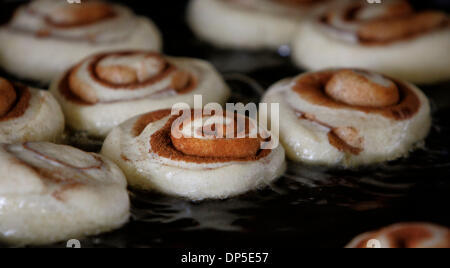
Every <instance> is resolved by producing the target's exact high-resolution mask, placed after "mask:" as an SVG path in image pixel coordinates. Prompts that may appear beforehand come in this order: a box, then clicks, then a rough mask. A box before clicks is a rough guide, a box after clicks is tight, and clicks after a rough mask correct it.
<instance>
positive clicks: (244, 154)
mask: <svg viewBox="0 0 450 268" xmlns="http://www.w3.org/2000/svg"><path fill="white" fill-rule="evenodd" d="M197 111H198V110H195V111H190V110H188V111H187V112H185V113H183V114H181V115H180V114H176V113H175V115H171V111H170V110H160V111H156V112H151V113H148V114H145V115H141V116H138V117H135V118H133V119H130V120H129V121H127V122H125V123H124V124H122V125H120V126H119V127H117V128H115V129H114V130H113V131H112V132H111V133H110V134H109V136H108V137H107V138H106V140H105V143H104V146H103V149H102V154H103V155H105V156H107V157H109V158H110V159H111V160H113V161H114V162H115V163H117V164H118V165H119V167H121V168H122V170H123V171H124V172H125V175H126V176H127V178H128V182H129V184H130V185H131V186H133V187H136V188H141V189H151V190H156V191H159V192H162V193H165V194H169V195H173V196H178V197H184V198H188V199H191V200H203V199H225V198H229V197H232V196H235V195H239V194H242V193H245V192H247V191H250V190H254V189H259V188H261V187H264V186H267V185H269V184H270V183H271V182H273V181H274V180H275V179H277V178H278V177H279V176H280V175H281V174H282V173H283V172H284V169H285V155H284V149H283V148H282V146H281V145H278V146H273V147H266V146H265V144H266V143H271V142H273V141H275V140H274V139H272V136H271V135H267V134H270V133H269V132H267V131H266V130H264V129H262V128H260V127H258V126H257V125H256V123H255V122H254V121H253V120H252V119H249V118H247V117H243V116H242V115H238V114H235V113H231V112H225V113H223V114H220V113H216V114H212V113H210V114H212V115H202V111H200V112H199V114H197ZM241 119H242V120H243V121H240V120H241ZM238 122H243V124H240V123H238ZM242 125H245V127H242ZM239 126H241V127H239ZM262 132H264V133H265V135H260V134H259V133H262ZM266 139H269V141H267V140H266ZM273 145H276V144H273ZM272 148H274V149H272Z"/></svg>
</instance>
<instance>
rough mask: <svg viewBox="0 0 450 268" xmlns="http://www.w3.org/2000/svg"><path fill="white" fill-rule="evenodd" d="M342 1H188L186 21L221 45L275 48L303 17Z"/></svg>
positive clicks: (199, 34) (296, 26)
mask: <svg viewBox="0 0 450 268" xmlns="http://www.w3.org/2000/svg"><path fill="white" fill-rule="evenodd" d="M341 2H342V0H339V1H335V0H191V2H190V5H189V8H188V22H189V24H190V26H191V28H192V29H193V31H194V32H195V33H196V34H197V35H198V36H199V37H200V38H202V39H204V40H206V41H208V42H211V43H213V44H215V45H217V46H220V47H227V48H229V47H231V48H246V49H262V48H269V49H277V48H278V47H279V46H281V45H286V44H289V43H290V42H291V40H292V36H293V34H294V33H295V32H296V29H297V28H298V24H299V23H300V22H302V21H303V20H304V19H305V18H308V17H309V16H311V15H312V14H315V13H316V12H318V11H319V10H322V9H324V8H325V7H329V6H331V5H336V4H338V3H339V4H340V3H341Z"/></svg>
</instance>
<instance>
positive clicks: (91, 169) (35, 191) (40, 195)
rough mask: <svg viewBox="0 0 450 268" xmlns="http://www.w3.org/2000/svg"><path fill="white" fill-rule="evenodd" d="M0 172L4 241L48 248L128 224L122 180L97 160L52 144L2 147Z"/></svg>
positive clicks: (0, 230) (0, 237) (0, 223)
mask: <svg viewBox="0 0 450 268" xmlns="http://www.w3.org/2000/svg"><path fill="white" fill-rule="evenodd" d="M0 172H1V174H2V176H1V177H0V200H1V204H2V205H1V206H0V241H2V242H6V243H8V244H14V245H21V246H23V245H41V244H50V243H55V242H59V241H64V240H68V239H73V238H82V237H84V236H86V235H95V234H99V233H101V232H107V231H111V230H113V229H115V228H118V227H120V226H121V225H123V224H124V223H125V222H127V221H128V218H129V199H128V193H127V190H126V185H127V184H126V179H125V177H124V175H123V173H122V172H121V170H120V169H119V168H118V167H117V166H116V165H115V164H113V163H112V162H111V161H109V160H107V159H105V158H103V157H102V156H100V155H97V154H89V153H85V152H82V151H79V150H78V149H75V148H72V147H69V146H64V145H55V144H51V143H24V144H17V145H1V146H0Z"/></svg>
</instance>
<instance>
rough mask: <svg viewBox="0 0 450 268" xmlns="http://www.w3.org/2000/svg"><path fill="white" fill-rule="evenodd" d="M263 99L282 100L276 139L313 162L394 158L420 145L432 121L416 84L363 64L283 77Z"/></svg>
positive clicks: (368, 161) (346, 163)
mask: <svg viewBox="0 0 450 268" xmlns="http://www.w3.org/2000/svg"><path fill="white" fill-rule="evenodd" d="M263 102H267V103H280V117H281V118H282V120H280V137H281V138H280V139H281V142H282V143H283V144H284V145H285V148H286V151H287V154H288V156H289V157H290V158H291V159H292V160H295V161H300V162H306V163H311V164H325V165H340V166H357V165H368V164H372V163H376V162H383V161H389V160H394V159H397V158H399V157H402V156H406V155H407V154H408V153H409V152H410V151H412V150H413V149H415V148H416V147H417V146H419V145H421V143H422V141H423V140H424V139H425V137H426V136H427V135H428V133H429V130H430V127H431V115H430V105H429V101H428V99H427V97H426V96H425V95H424V94H423V93H422V92H421V91H420V90H419V89H418V88H417V87H416V86H414V85H412V84H409V83H406V82H403V81H400V80H395V79H392V78H389V77H387V76H384V75H381V74H377V73H374V72H369V71H364V70H351V69H336V70H325V71H319V72H312V73H306V74H302V75H300V76H298V77H295V78H293V79H286V80H283V81H281V82H278V83H276V84H275V85H274V86H272V87H271V88H270V90H269V91H268V92H267V94H266V95H265V97H264V99H263ZM262 116H266V115H262Z"/></svg>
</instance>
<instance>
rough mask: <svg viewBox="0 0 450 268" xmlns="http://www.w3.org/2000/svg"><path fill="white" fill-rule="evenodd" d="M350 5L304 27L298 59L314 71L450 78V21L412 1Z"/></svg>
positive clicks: (297, 40)
mask: <svg viewBox="0 0 450 268" xmlns="http://www.w3.org/2000/svg"><path fill="white" fill-rule="evenodd" d="M363 2H364V1H359V3H353V4H349V5H347V6H345V7H342V8H337V9H334V10H330V11H328V12H325V13H324V14H322V15H321V16H318V17H317V19H316V20H313V21H311V22H308V23H304V24H303V25H301V26H300V29H299V31H298V32H297V34H296V37H295V40H294V42H293V58H294V61H295V62H296V63H297V64H298V65H299V66H301V67H303V68H306V69H309V70H320V69H323V68H335V67H345V68H355V67H356V68H367V69H371V70H374V71H378V72H383V73H385V74H388V75H390V76H393V77H395V78H398V79H403V80H406V81H410V82H413V83H420V84H430V83H435V82H442V81H445V80H448V79H450V53H448V51H450V42H449V40H450V20H449V16H448V15H447V14H445V13H443V12H439V11H421V12H418V11H415V10H413V8H412V7H411V6H410V4H409V3H408V2H407V1H403V0H395V1H389V2H386V3H383V4H382V5H373V4H368V3H363Z"/></svg>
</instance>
